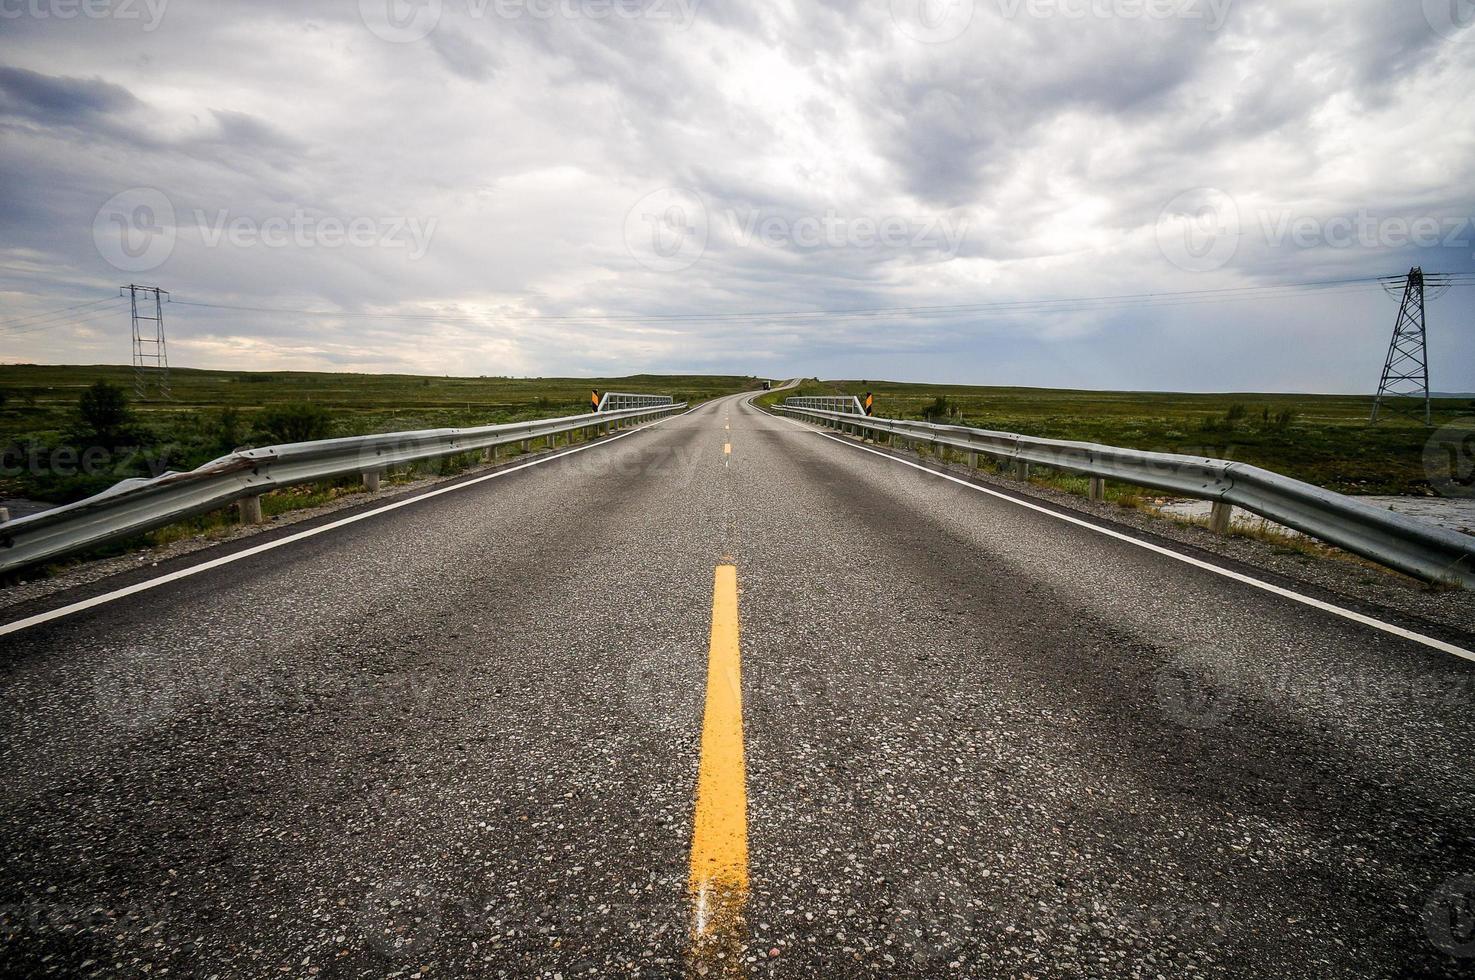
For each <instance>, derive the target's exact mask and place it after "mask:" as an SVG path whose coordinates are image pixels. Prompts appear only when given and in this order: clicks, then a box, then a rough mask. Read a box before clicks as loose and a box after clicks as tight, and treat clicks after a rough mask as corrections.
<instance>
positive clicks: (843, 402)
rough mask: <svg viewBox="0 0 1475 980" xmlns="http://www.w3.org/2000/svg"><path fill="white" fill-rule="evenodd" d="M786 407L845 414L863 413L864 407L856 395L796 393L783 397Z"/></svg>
mask: <svg viewBox="0 0 1475 980" xmlns="http://www.w3.org/2000/svg"><path fill="white" fill-rule="evenodd" d="M784 405H785V406H787V407H788V408H814V409H819V410H820V411H824V412H840V413H842V414H845V415H851V414H854V415H864V414H865V413H866V410H865V407H864V406H862V405H861V403H860V397H859V396H857V395H798V396H795V397H792V398H785V399H784Z"/></svg>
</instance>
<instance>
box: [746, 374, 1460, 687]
mask: <svg viewBox="0 0 1475 980" xmlns="http://www.w3.org/2000/svg"><path fill="white" fill-rule="evenodd" d="M750 403H751V402H750ZM765 414H770V415H771V417H773V418H776V419H781V420H783V421H785V422H787V423H789V424H790V425H793V426H797V427H799V428H800V429H803V430H804V431H806V432H813V433H814V434H815V435H818V436H822V437H823V438H825V439H829V440H832V441H834V442H838V443H840V444H841V445H843V446H849V447H850V448H852V449H859V450H860V451H862V452H867V453H871V454H873V455H876V456H880V457H881V458H882V459H889V460H891V461H892V462H893V463H900V464H901V465H903V466H910V467H911V468H912V469H915V470H921V471H922V472H923V473H930V474H932V475H933V476H935V477H939V478H941V479H943V480H950V481H952V482H953V483H956V484H958V485H959V486H962V487H967V488H969V489H970V490H977V491H978V492H979V493H986V494H988V495H989V496H991V497H998V498H999V499H1000V500H1007V501H1009V502H1010V503H1012V504H1018V505H1019V506H1020V507H1026V508H1028V509H1030V510H1032V511H1036V512H1038V513H1041V514H1047V515H1049V516H1050V517H1054V518H1056V519H1057V520H1062V521H1065V522H1066V523H1067V524H1074V525H1076V526H1077V527H1083V528H1086V529H1087V530H1091V531H1095V532H1096V533H1097V534H1104V535H1106V536H1107V537H1109V538H1116V539H1117V540H1118V541H1125V542H1127V543H1128V544H1132V545H1136V546H1137V547H1139V548H1145V549H1147V550H1148V551H1153V552H1156V553H1158V554H1160V555H1165V556H1167V557H1169V558H1172V559H1175V560H1177V561H1181V562H1183V563H1184V564H1187V565H1192V566H1194V567H1195V568H1202V569H1203V570H1204V571H1207V572H1213V573H1214V574H1215V575H1222V576H1223V577H1224V578H1228V579H1233V580H1234V581H1236V582H1242V583H1244V584H1245V585H1248V586H1252V587H1253V588H1256V589H1260V590H1262V591H1265V592H1270V593H1273V594H1275V595H1278V596H1281V597H1283V598H1286V599H1290V600H1291V601H1293V602H1299V603H1301V604H1302V605H1305V606H1311V607H1312V608H1313V609H1320V610H1321V611H1322V612H1329V613H1331V614H1332V615H1334V616H1340V617H1342V618H1343V619H1349V620H1351V621H1352V622H1354V623H1361V624H1362V625H1364V626H1371V627H1372V628H1373V629H1375V630H1381V631H1382V632H1384V633H1389V634H1391V635H1393V636H1396V637H1399V638H1401V639H1405V640H1411V641H1412V642H1414V643H1419V644H1422V645H1423V646H1426V647H1429V648H1430V649H1433V650H1438V651H1440V652H1441V653H1448V654H1450V655H1452V656H1456V657H1460V658H1461V659H1464V660H1469V661H1471V662H1475V650H1466V649H1465V648H1464V647H1457V646H1455V645H1454V644H1453V643H1446V642H1444V641H1443V640H1436V639H1435V638H1434V637H1432V636H1425V635H1424V634H1423V633H1416V632H1414V631H1413V630H1408V629H1404V628H1403V627H1402V626H1394V625H1393V624H1392V623H1385V622H1383V621H1382V620H1381V619H1374V618H1373V617H1371V616H1365V615H1363V614H1362V613H1360V612H1354V611H1353V610H1351V609H1346V608H1344V607H1342V606H1337V605H1333V604H1332V603H1330V602H1323V601H1322V600H1320V599H1314V598H1312V597H1311V596H1309V595H1302V594H1301V593H1299V592H1292V591H1291V590H1290V589H1286V588H1282V587H1281V586H1279V585H1273V584H1271V583H1270V582H1266V581H1264V580H1262V579H1258V578H1254V577H1252V576H1249V575H1245V574H1243V573H1242V572H1236V571H1234V570H1232V569H1228V568H1224V567H1222V566H1220V565H1215V564H1213V563H1212V562H1206V561H1204V560H1203V559H1201V558H1194V557H1193V556H1192V555H1185V554H1183V553H1182V552H1178V551H1174V550H1173V549H1171V548H1164V547H1163V546H1162V545H1159V544H1153V543H1152V542H1151V541H1143V540H1141V539H1140V538H1134V537H1132V536H1131V535H1130V534H1123V533H1122V532H1120V531H1113V530H1112V529H1111V528H1108V527H1101V526H1100V525H1099V524H1092V523H1091V522H1090V521H1085V520H1082V519H1080V518H1079V517H1072V516H1071V515H1069V514H1062V513H1060V512H1059V511H1055V510H1051V509H1050V508H1048V507H1042V506H1040V505H1039V504H1032V503H1030V502H1029V501H1028V500H1021V499H1020V498H1018V497H1014V496H1011V495H1009V494H1007V493H1001V492H1000V491H998V490H993V489H991V488H989V487H984V486H979V485H978V484H977V483H970V482H969V481H967V480H964V479H962V478H961V477H957V476H953V475H952V474H950V473H939V472H938V471H937V470H934V469H929V468H928V467H926V466H923V465H921V464H920V463H914V462H912V461H911V460H909V459H901V458H900V457H898V456H893V455H891V454H890V453H883V452H882V451H881V450H879V449H871V448H870V447H869V446H863V445H860V444H858V443H855V442H852V441H850V440H849V439H842V438H840V437H839V436H834V435H831V434H829V433H828V432H825V431H823V430H822V429H819V428H817V427H814V426H812V425H806V424H805V423H803V422H797V421H795V420H794V419H791V418H788V417H787V416H784V415H774V414H772V413H765Z"/></svg>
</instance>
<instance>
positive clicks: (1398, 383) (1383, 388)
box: [1372, 266, 1430, 425]
mask: <svg viewBox="0 0 1475 980" xmlns="http://www.w3.org/2000/svg"><path fill="white" fill-rule="evenodd" d="M1405 399H1422V400H1423V402H1424V424H1425V425H1429V424H1430V411H1429V348H1428V345H1427V344H1426V342H1425V336H1424V270H1423V269H1422V268H1419V267H1417V266H1415V267H1414V268H1412V269H1410V270H1408V279H1407V280H1406V281H1405V283H1404V287H1403V303H1402V305H1400V306H1399V308H1398V322H1397V323H1395V324H1394V326H1393V340H1392V342H1391V343H1389V345H1388V359H1387V360H1386V361H1384V362H1383V378H1382V380H1381V381H1380V382H1379V383H1378V397H1377V398H1376V399H1374V401H1373V417H1372V421H1374V422H1376V421H1377V420H1378V412H1379V411H1380V410H1381V409H1382V408H1383V407H1384V403H1385V402H1386V403H1387V407H1388V408H1390V409H1394V408H1396V407H1397V403H1398V402H1399V401H1402V400H1405Z"/></svg>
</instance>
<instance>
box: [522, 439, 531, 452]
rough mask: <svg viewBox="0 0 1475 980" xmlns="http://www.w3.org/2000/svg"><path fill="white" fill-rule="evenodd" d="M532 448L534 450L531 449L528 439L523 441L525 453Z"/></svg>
mask: <svg viewBox="0 0 1475 980" xmlns="http://www.w3.org/2000/svg"><path fill="white" fill-rule="evenodd" d="M531 448H532V447H531V445H530V444H529V441H528V440H527V439H524V440H523V441H522V451H523V452H527V451H528V450H529V449H531Z"/></svg>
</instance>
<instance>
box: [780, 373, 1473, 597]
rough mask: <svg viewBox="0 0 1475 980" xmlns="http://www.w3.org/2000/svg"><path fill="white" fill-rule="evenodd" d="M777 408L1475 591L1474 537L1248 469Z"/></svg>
mask: <svg viewBox="0 0 1475 980" xmlns="http://www.w3.org/2000/svg"><path fill="white" fill-rule="evenodd" d="M794 400H795V399H789V401H794ZM774 410H775V411H779V412H784V413H786V414H790V415H796V416H801V417H804V418H807V419H809V420H810V421H814V422H818V423H819V424H821V425H826V426H830V427H832V428H836V429H840V430H842V431H847V432H852V433H856V434H860V435H867V436H871V437H873V438H877V439H885V440H887V441H888V442H892V443H893V444H894V441H895V440H897V439H901V440H905V441H908V442H914V443H915V442H920V443H930V444H931V445H934V446H946V447H948V448H950V449H956V450H961V451H963V452H966V453H982V454H984V455H986V456H990V457H993V458H995V459H1002V460H1012V461H1014V462H1015V463H1017V464H1030V463H1035V464H1039V465H1043V466H1051V467H1054V468H1056V469H1060V470H1065V471H1067V472H1071V473H1079V474H1083V475H1085V476H1090V477H1095V478H1097V479H1100V480H1118V481H1120V482H1122V483H1129V484H1132V485H1134V486H1140V487H1148V488H1151V489H1154V490H1163V491H1166V492H1168V493H1173V494H1177V495H1180V496H1184V497H1194V498H1197V499H1200V500H1210V501H1214V502H1215V503H1217V504H1223V505H1231V506H1234V507H1240V508H1243V509H1244V510H1247V511H1249V512H1250V513H1252V514H1258V515H1259V516H1261V517H1264V518H1267V519H1269V520H1272V521H1275V522H1276V523H1278V524H1283V525H1285V526H1286V527H1289V528H1293V529H1295V530H1297V531H1300V532H1302V533H1303V534H1307V535H1310V536H1311V537H1313V538H1317V539H1319V540H1322V541H1325V542H1327V543H1328V544H1333V545H1336V546H1337V547H1338V548H1342V549H1343V550H1345V551H1349V552H1351V553H1353V554H1355V555H1360V556H1362V557H1363V558H1366V559H1368V560H1370V561H1374V562H1377V563H1379V564H1381V565H1386V566H1388V567H1389V568H1394V569H1397V570H1398V571H1400V572H1404V573H1406V574H1408V575H1412V576H1415V577H1417V578H1420V579H1424V580H1425V581H1429V582H1438V583H1444V584H1452V585H1460V586H1463V587H1464V588H1467V589H1468V588H1475V537H1471V536H1470V535H1467V534H1460V533H1459V532H1457V531H1451V530H1447V529H1445V528H1441V527H1438V526H1436V525H1433V524H1429V523H1426V522H1424V521H1419V520H1415V519H1413V518H1410V517H1405V516H1403V515H1401V514H1395V513H1393V512H1392V511H1389V510H1385V509H1383V508H1381V507H1374V506H1372V505H1371V504H1366V503H1363V502H1362V501H1360V500H1357V499H1356V498H1354V497H1348V496H1344V495H1343V494H1339V493H1335V492H1333V491H1331V490H1326V489H1323V488H1321V487H1317V486H1313V485H1311V484H1309V483H1302V482H1301V481H1300V480H1293V479H1291V478H1290V477H1287V476H1282V475H1280V474H1279V473H1272V472H1271V471H1269V470H1264V469H1261V468H1260V467H1258V466H1251V465H1249V464H1247V463H1232V462H1229V461H1227V460H1222V459H1211V458H1208V457H1201V456H1181V455H1176V454H1172V453H1154V452H1146V451H1143V450H1137V449H1121V448H1118V447H1115V446H1102V445H1097V444H1095V443H1087V442H1067V441H1063V440H1059V439H1041V438H1037V437H1034V436H1024V435H1017V434H1015V433H1012V432H992V431H989V430H987V429H972V428H968V427H966V426H959V425H936V424H933V423H930V422H913V421H910V420H906V419H883V418H867V417H864V416H862V417H859V418H857V417H856V416H855V414H854V413H851V412H836V411H827V410H824V409H819V408H812V407H802V406H788V405H785V406H775V409H774ZM1226 517H1227V511H1226Z"/></svg>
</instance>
